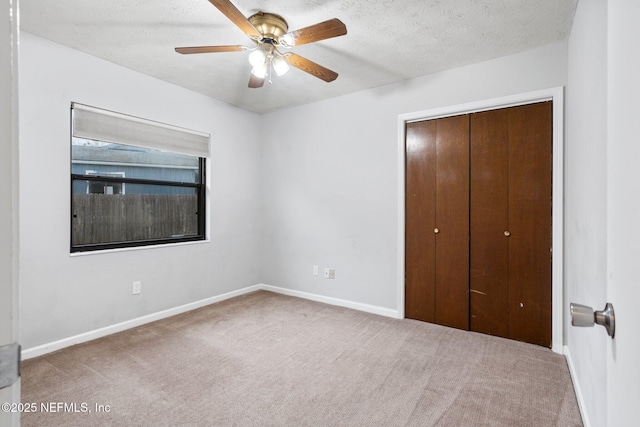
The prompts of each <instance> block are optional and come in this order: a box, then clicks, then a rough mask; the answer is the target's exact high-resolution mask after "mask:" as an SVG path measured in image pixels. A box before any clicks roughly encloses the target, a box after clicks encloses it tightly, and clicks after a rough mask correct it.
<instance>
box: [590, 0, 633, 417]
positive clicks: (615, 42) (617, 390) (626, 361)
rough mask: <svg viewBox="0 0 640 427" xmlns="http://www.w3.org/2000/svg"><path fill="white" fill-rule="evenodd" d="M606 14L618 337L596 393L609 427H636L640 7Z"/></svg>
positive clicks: (611, 270)
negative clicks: (604, 406)
mask: <svg viewBox="0 0 640 427" xmlns="http://www.w3.org/2000/svg"><path fill="white" fill-rule="evenodd" d="M607 12H608V13H607V15H608V36H609V42H608V54H609V64H608V76H607V79H608V92H609V93H608V95H609V96H608V107H607V110H608V113H607V115H608V119H607V128H608V129H607V141H606V143H607V146H608V149H607V159H606V160H605V159H603V161H606V162H607V178H608V185H607V192H608V209H607V217H608V218H607V232H608V236H607V240H608V244H607V246H608V248H607V257H608V284H607V295H608V299H609V302H611V303H612V304H613V306H614V308H615V314H616V332H615V338H614V339H613V340H608V343H609V347H608V349H607V350H608V351H607V352H608V363H607V364H608V367H607V372H608V384H607V385H608V392H607V396H606V397H605V396H604V395H601V394H600V391H601V390H596V391H594V393H597V395H598V396H599V397H601V398H603V399H604V398H606V399H607V401H608V404H607V408H608V410H607V412H608V422H607V425H608V426H610V427H627V426H636V425H638V409H637V408H638V402H640V386H639V385H640V369H638V361H640V340H639V339H638V337H639V336H640V321H639V320H638V303H639V301H640V262H639V260H640V221H639V219H640V144H638V135H639V134H640V121H639V117H640V115H639V108H638V105H637V99H636V97H635V96H633V95H637V94H638V93H640V81H639V80H638V75H637V74H638V73H637V70H638V67H640V45H639V42H638V41H639V40H640V27H639V26H638V23H637V17H638V16H640V2H637V1H609V2H608V10H607ZM604 303H605V302H604V301H602V302H601V304H600V306H599V307H598V310H600V309H602V308H603V307H604ZM597 328H599V329H601V328H600V327H599V326H598V327H597ZM593 333H599V334H603V333H604V330H594V331H593ZM607 385H605V384H602V386H603V387H605V386H607ZM602 394H604V393H602Z"/></svg>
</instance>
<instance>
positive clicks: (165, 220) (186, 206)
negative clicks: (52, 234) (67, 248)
mask: <svg viewBox="0 0 640 427" xmlns="http://www.w3.org/2000/svg"><path fill="white" fill-rule="evenodd" d="M72 197H73V221H72V227H73V232H72V239H73V240H72V241H73V244H74V245H83V244H91V243H109V242H127V241H133V240H150V239H162V238H170V237H175V236H180V235H194V234H197V233H198V214H197V211H198V198H197V196H195V195H167V194H73V196H72Z"/></svg>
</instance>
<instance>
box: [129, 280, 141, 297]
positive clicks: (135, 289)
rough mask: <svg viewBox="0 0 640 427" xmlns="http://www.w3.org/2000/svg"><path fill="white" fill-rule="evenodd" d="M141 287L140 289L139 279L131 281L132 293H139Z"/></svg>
mask: <svg viewBox="0 0 640 427" xmlns="http://www.w3.org/2000/svg"><path fill="white" fill-rule="evenodd" d="M141 289H142V282H140V281H136V282H133V290H132V292H131V293H132V294H133V295H137V294H139V293H140V290H141Z"/></svg>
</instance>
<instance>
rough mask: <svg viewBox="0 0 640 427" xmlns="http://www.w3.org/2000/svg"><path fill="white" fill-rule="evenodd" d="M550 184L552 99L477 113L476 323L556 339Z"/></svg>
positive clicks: (534, 339) (535, 339) (514, 335)
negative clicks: (554, 337) (552, 333)
mask: <svg viewBox="0 0 640 427" xmlns="http://www.w3.org/2000/svg"><path fill="white" fill-rule="evenodd" d="M551 190H552V103H551V102H542V103H536V104H530V105H523V106H518V107H511V108H505V109H500V110H491V111H485V112H481V113H475V114H472V115H471V244H470V251H471V267H470V279H469V280H470V298H471V304H470V309H471V318H470V329H471V330H473V331H477V332H484V333H488V334H492V335H497V336H502V337H506V338H511V339H515V340H518V341H525V342H530V343H533V344H538V345H544V346H546V347H550V346H551V237H552V236H551V216H552V209H551Z"/></svg>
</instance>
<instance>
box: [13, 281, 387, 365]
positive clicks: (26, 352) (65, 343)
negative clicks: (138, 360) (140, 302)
mask: <svg viewBox="0 0 640 427" xmlns="http://www.w3.org/2000/svg"><path fill="white" fill-rule="evenodd" d="M259 290H265V291H271V292H276V293H279V294H283V295H290V296H294V297H298V298H304V299H308V300H312V301H318V302H323V303H326V304H331V305H337V306H340V307H347V308H352V309H354V310H360V311H365V312H367V313H373V314H379V315H381V316H386V317H395V318H398V316H399V314H398V311H397V310H392V309H389V308H384V307H378V306H374V305H369V304H362V303H358V302H353V301H348V300H343V299H339V298H332V297H326V296H323V295H316V294H311V293H307V292H301V291H295V290H291V289H286V288H279V287H277V286H271V285H265V284H257V285H253V286H247V287H246V288H242V289H238V290H236V291H232V292H227V293H225V294H222V295H217V296H214V297H210V298H205V299H202V300H199V301H194V302H192V303H189V304H184V305H181V306H178V307H174V308H170V309H167V310H163V311H159V312H157V313H151V314H148V315H146V316H142V317H137V318H135V319H131V320H126V321H124V322H120V323H116V324H114V325H110V326H105V327H104V328H100V329H95V330H93V331H88V332H84V333H82V334H79V335H74V336H72V337H68V338H63V339H61V340H58V341H54V342H50V343H47V344H42V345H38V346H35V347H31V348H27V349H23V350H22V360H27V359H31V358H34V357H38V356H42V355H44V354H47V353H51V352H54V351H57V350H61V349H63V348H65V347H70V346H72V345H75V344H81V343H83V342H87V341H91V340H95V339H97V338H102V337H104V336H107V335H111V334H115V333H117V332H121V331H124V330H127V329H131V328H135V327H136V326H140V325H144V324H146V323H150V322H155V321H156V320H160V319H164V318H167V317H171V316H175V315H176V314H181V313H185V312H187V311H191V310H195V309H196V308H200V307H204V306H205V305H209V304H213V303H216V302H220V301H224V300H227V299H229V298H234V297H237V296H240V295H244V294H248V293H250V292H255V291H259Z"/></svg>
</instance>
